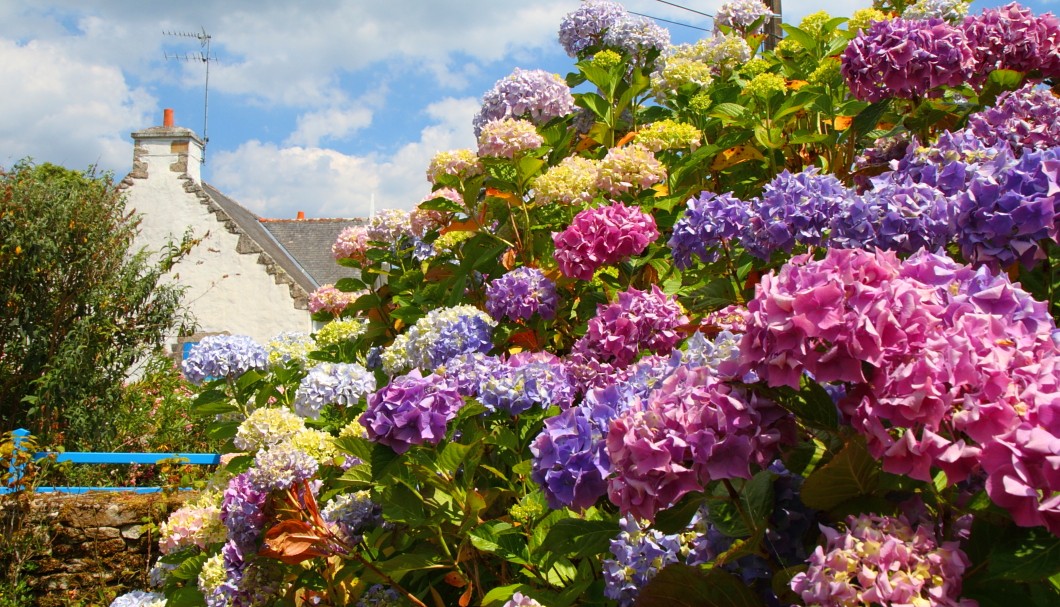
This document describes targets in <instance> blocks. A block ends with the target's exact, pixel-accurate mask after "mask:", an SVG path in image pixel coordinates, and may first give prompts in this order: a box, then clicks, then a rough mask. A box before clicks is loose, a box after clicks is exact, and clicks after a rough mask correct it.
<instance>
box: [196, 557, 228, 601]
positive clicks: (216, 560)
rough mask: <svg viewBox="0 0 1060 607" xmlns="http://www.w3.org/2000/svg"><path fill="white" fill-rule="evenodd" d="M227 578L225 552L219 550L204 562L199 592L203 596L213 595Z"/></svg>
mask: <svg viewBox="0 0 1060 607" xmlns="http://www.w3.org/2000/svg"><path fill="white" fill-rule="evenodd" d="M225 579H226V573H225V558H224V554H222V553H220V552H218V553H217V554H215V555H213V556H211V557H210V558H208V559H206V562H205V563H203V564H202V570H201V571H200V572H199V592H201V593H202V594H203V596H211V595H212V594H213V593H214V592H216V591H217V589H218V588H220V587H221V584H224V583H225Z"/></svg>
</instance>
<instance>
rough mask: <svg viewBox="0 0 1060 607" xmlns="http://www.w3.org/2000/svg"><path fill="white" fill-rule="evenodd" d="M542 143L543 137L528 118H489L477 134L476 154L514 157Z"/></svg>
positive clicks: (543, 141)
mask: <svg viewBox="0 0 1060 607" xmlns="http://www.w3.org/2000/svg"><path fill="white" fill-rule="evenodd" d="M544 143H545V138H544V137H542V136H541V135H540V134H539V133H538V132H537V127H535V126H534V123H532V122H530V121H529V120H519V119H516V118H504V119H501V120H490V121H489V122H487V123H486V124H484V125H483V126H482V132H481V133H480V134H479V136H478V155H479V156H483V157H486V156H493V157H496V158H514V157H515V156H516V155H517V154H520V153H522V152H526V151H529V150H536V149H537V148H539V147H541V146H542V145H544Z"/></svg>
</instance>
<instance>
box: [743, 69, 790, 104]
mask: <svg viewBox="0 0 1060 607" xmlns="http://www.w3.org/2000/svg"><path fill="white" fill-rule="evenodd" d="M787 88H788V83H787V81H786V80H784V77H783V76H781V75H780V74H768V73H767V74H759V75H757V76H755V77H754V78H752V79H751V81H750V82H748V83H747V86H745V87H744V93H746V94H748V95H751V96H752V97H758V98H759V99H769V98H770V97H772V96H773V95H776V94H777V93H783V92H784V91H786V90H787Z"/></svg>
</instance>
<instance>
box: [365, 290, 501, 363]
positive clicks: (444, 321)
mask: <svg viewBox="0 0 1060 607" xmlns="http://www.w3.org/2000/svg"><path fill="white" fill-rule="evenodd" d="M496 325H497V321H495V320H493V319H492V318H490V316H489V315H488V314H486V313H485V312H483V311H482V310H479V309H478V308H476V307H474V306H471V305H460V306H454V307H451V308H440V309H437V310H431V311H430V312H428V313H427V315H426V316H424V317H423V318H421V319H419V320H417V321H416V323H415V324H413V325H412V326H411V327H409V330H408V331H407V332H405V333H402V334H401V335H399V336H398V337H397V339H395V340H394V342H393V343H392V344H391V345H390V346H389V347H388V348H387V349H386V350H385V351H384V352H383V354H382V359H383V368H384V369H387V372H388V373H390V374H392V375H393V374H394V373H396V372H400V371H401V370H404V369H410V368H417V369H422V370H433V369H437V368H438V367H441V366H442V365H444V364H445V363H446V362H447V361H448V360H449V359H450V358H452V357H454V356H457V355H459V354H468V353H471V352H482V353H486V352H489V351H490V349H491V348H493V342H492V341H491V338H492V333H493V327H495V326H496Z"/></svg>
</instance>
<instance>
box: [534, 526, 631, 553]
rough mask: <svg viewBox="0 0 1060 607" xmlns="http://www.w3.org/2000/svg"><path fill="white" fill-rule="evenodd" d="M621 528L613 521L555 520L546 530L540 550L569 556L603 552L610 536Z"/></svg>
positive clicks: (616, 533) (613, 535)
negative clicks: (546, 533)
mask: <svg viewBox="0 0 1060 607" xmlns="http://www.w3.org/2000/svg"><path fill="white" fill-rule="evenodd" d="M620 531H621V529H620V528H619V526H618V523H617V522H614V521H587V520H584V519H578V518H568V519H563V520H561V521H556V523H555V524H554V525H552V528H551V529H549V530H548V535H547V536H545V541H544V542H543V543H542V544H541V549H542V550H547V551H549V552H552V553H554V554H557V555H563V556H566V557H569V558H578V557H583V556H589V555H593V554H599V553H601V552H605V551H606V550H607V548H608V546H610V545H611V538H613V537H615V536H616V535H618V533H619V532H620Z"/></svg>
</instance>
